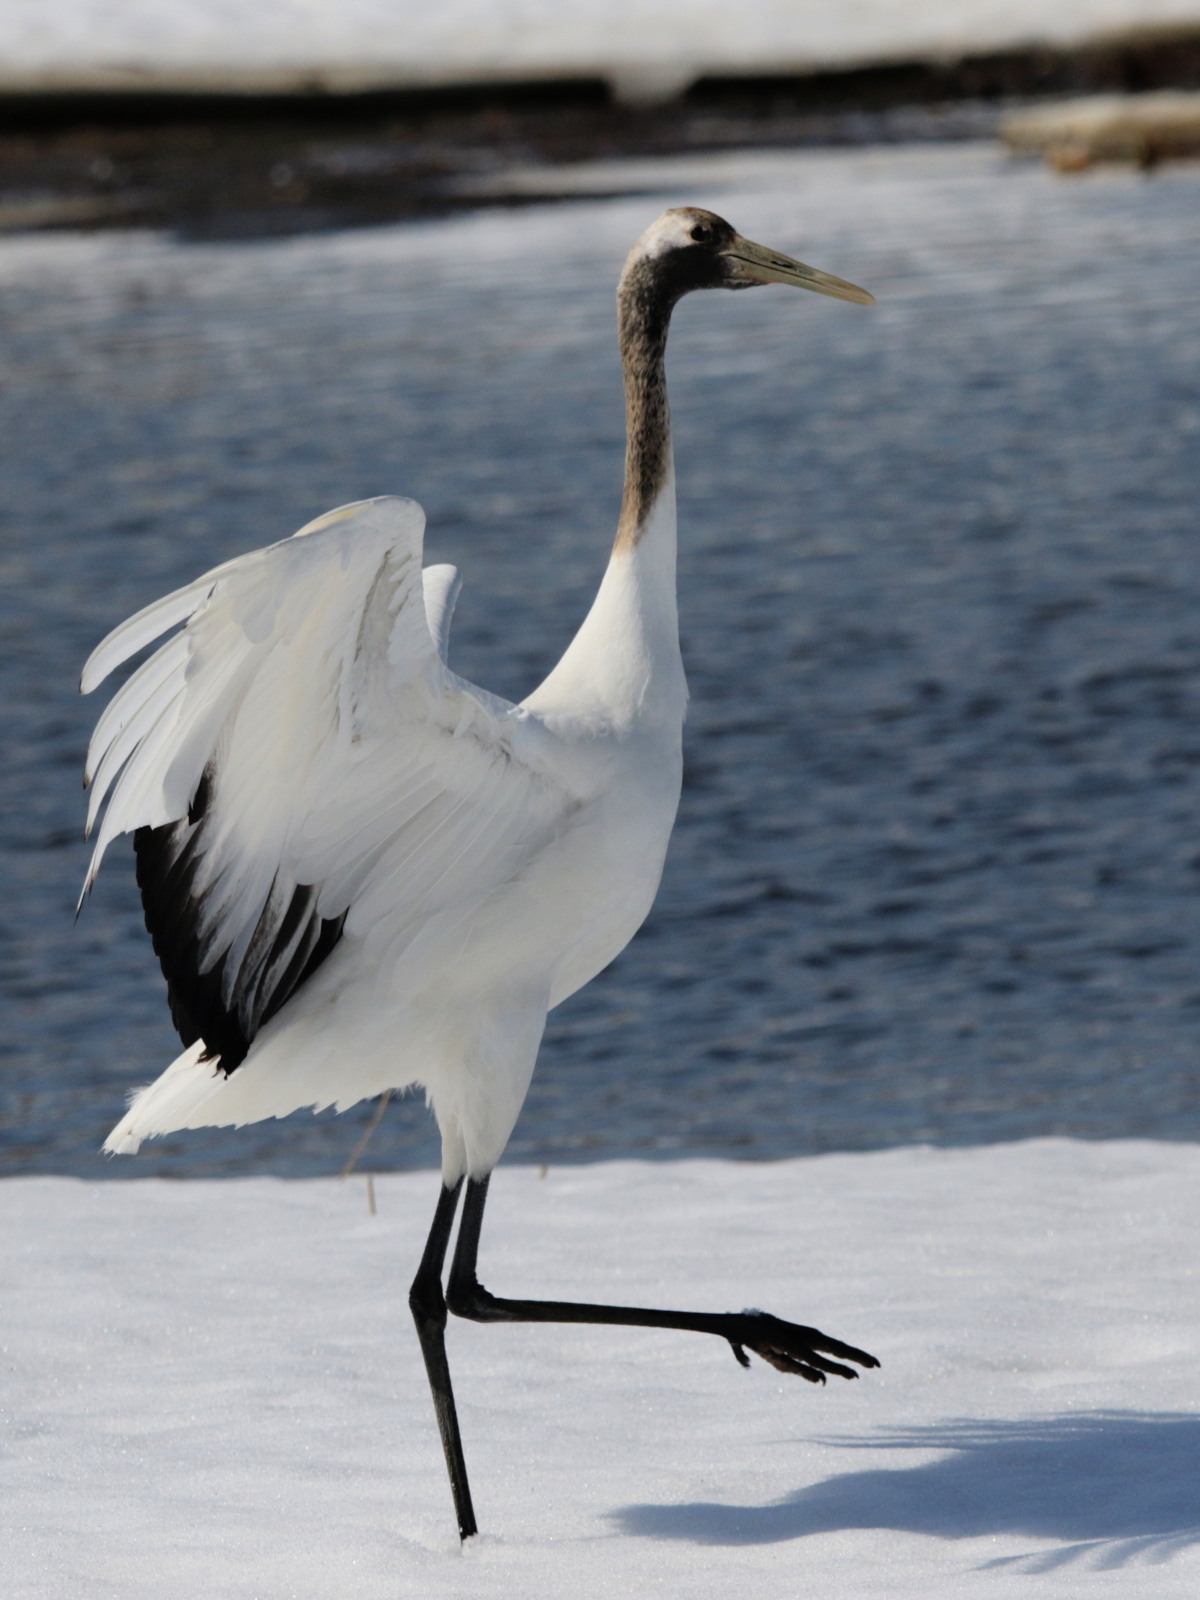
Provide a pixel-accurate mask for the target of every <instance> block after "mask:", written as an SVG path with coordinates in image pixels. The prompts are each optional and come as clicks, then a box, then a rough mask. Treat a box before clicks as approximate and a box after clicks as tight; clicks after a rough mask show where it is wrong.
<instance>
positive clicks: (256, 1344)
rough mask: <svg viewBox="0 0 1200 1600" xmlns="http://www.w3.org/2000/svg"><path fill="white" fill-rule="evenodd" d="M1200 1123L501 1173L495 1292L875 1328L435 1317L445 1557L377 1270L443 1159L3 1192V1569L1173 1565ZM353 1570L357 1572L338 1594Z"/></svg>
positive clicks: (1179, 1586) (1183, 1494) (397, 1312)
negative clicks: (847, 1351) (450, 1443)
mask: <svg viewBox="0 0 1200 1600" xmlns="http://www.w3.org/2000/svg"><path fill="white" fill-rule="evenodd" d="M1198 1184H1200V1146H1196V1145H1164V1144H1158V1143H1154V1142H1151V1141H1145V1140H1137V1141H1134V1140H1128V1141H1126V1140H1121V1141H1113V1142H1106V1143H1097V1144H1089V1143H1083V1142H1077V1141H1071V1140H1065V1139H1045V1140H1034V1141H1031V1142H1028V1143H1021V1144H1012V1145H999V1146H991V1147H982V1148H978V1149H974V1150H957V1151H946V1150H932V1149H929V1148H925V1147H910V1148H905V1149H898V1150H892V1151H886V1152H879V1153H874V1154H869V1155H826V1156H818V1157H812V1158H808V1159H802V1160H793V1161H785V1162H777V1163H764V1164H753V1165H751V1164H739V1163H735V1162H722V1161H683V1162H679V1163H662V1164H651V1163H639V1162H628V1161H624V1162H612V1163H603V1164H598V1165H596V1166H592V1167H577V1168H552V1169H551V1170H550V1171H549V1172H548V1173H547V1174H546V1175H545V1176H544V1177H543V1176H541V1175H540V1173H539V1169H538V1168H536V1167H513V1168H501V1170H500V1171H499V1173H498V1174H497V1178H496V1181H495V1184H494V1186H493V1187H494V1201H493V1209H492V1211H491V1212H490V1214H489V1223H488V1228H487V1230H486V1233H485V1238H484V1250H483V1271H484V1278H485V1281H486V1282H488V1283H489V1284H490V1285H491V1286H492V1287H493V1288H495V1289H496V1290H497V1291H498V1292H504V1291H506V1290H507V1291H509V1292H528V1293H534V1294H538V1293H541V1294H552V1295H561V1296H564V1297H574V1298H584V1297H587V1298H595V1299H610V1300H626V1301H633V1302H645V1301H649V1302H650V1303H658V1304H667V1305H670V1304H680V1305H691V1306H696V1307H713V1308H720V1307H723V1306H726V1305H734V1306H736V1305H741V1304H744V1303H749V1304H755V1303H762V1304H765V1305H767V1306H768V1307H769V1308H771V1309H774V1310H775V1311H777V1312H778V1313H780V1314H782V1315H788V1316H792V1317H796V1318H798V1319H800V1320H809V1321H814V1322H816V1323H817V1324H818V1325H819V1326H823V1327H824V1328H825V1329H826V1330H827V1331H829V1332H832V1333H835V1334H838V1335H840V1336H842V1337H845V1338H848V1339H852V1340H855V1341H859V1342H861V1343H864V1344H865V1345H866V1346H867V1348H869V1349H871V1350H873V1351H874V1352H875V1353H876V1354H877V1355H879V1357H880V1358H881V1360H882V1362H883V1367H882V1369H881V1371H879V1372H877V1373H869V1374H866V1375H864V1377H863V1378H862V1379H861V1380H860V1381H859V1382H857V1383H854V1384H843V1383H833V1382H831V1383H830V1384H829V1386H828V1387H827V1388H826V1389H823V1390H812V1389H810V1388H808V1386H807V1385H803V1384H800V1383H797V1382H794V1381H789V1380H787V1379H784V1378H782V1377H780V1376H779V1375H777V1374H775V1373H772V1372H770V1371H769V1370H768V1369H766V1368H765V1367H762V1366H756V1368H755V1370H754V1371H752V1372H749V1373H744V1372H741V1371H740V1370H739V1369H738V1368H737V1367H736V1366H735V1365H734V1362H733V1360H732V1358H731V1357H730V1355H729V1352H728V1350H726V1349H725V1348H724V1346H719V1345H718V1344H717V1342H716V1341H705V1340H703V1339H700V1338H689V1337H687V1336H684V1335H675V1334H664V1333H660V1332H653V1331H635V1330H628V1329H602V1328H585V1329H579V1328H567V1329H564V1328H557V1327H544V1328H528V1327H525V1328H517V1329H514V1328H500V1327H476V1326H473V1325H467V1324H461V1323H455V1324H454V1326H453V1328H452V1330H451V1339H452V1361H453V1363H454V1370H455V1378H456V1385H457V1387H458V1390H459V1403H460V1410H461V1413H462V1416H463V1425H464V1431H465V1436H466V1444H467V1452H468V1459H469V1461H470V1463H471V1468H472V1475H473V1479H474V1481H475V1485H476V1499H477V1505H478V1509H479V1512H480V1518H481V1525H482V1527H483V1530H484V1532H483V1534H482V1536H481V1537H480V1538H479V1539H478V1540H477V1541H475V1542H473V1543H472V1545H471V1546H470V1547H468V1549H467V1550H466V1552H465V1553H460V1551H459V1549H458V1546H457V1540H456V1539H455V1537H454V1532H453V1526H452V1522H451V1516H450V1505H449V1495H448V1491H447V1488H446V1484H445V1482H444V1474H443V1469H442V1466H441V1462H440V1460H439V1456H438V1446H437V1440H436V1435H435V1433H434V1429H433V1423H432V1417H431V1415H430V1408H429V1399H428V1394H427V1391H426V1389H425V1380H424V1375H423V1373H422V1371H421V1363H420V1356H419V1353H418V1349H417V1345H416V1341H415V1337H414V1335H413V1333H412V1329H411V1324H410V1321H409V1317H408V1311H407V1306H406V1303H405V1297H406V1290H407V1284H408V1280H409V1278H410V1277H411V1274H412V1272H413V1270H414V1267H415V1263H416V1260H417V1256H418V1253H419V1250H420V1245H421V1241H422V1238H423V1235H424V1232H425V1229H426V1226H427V1224H428V1219H429V1215H430V1214H431V1211H432V1206H433V1202H434V1199H435V1194H436V1185H437V1179H436V1175H435V1174H433V1173H413V1174H404V1175H399V1174H396V1175H391V1174H389V1175H387V1176H385V1177H377V1178H376V1179H375V1189H376V1194H377V1198H378V1214H377V1215H376V1216H371V1215H370V1214H369V1212H368V1209H367V1205H366V1200H365V1195H364V1189H363V1182H362V1179H361V1178H357V1177H356V1178H355V1179H353V1180H351V1181H350V1182H348V1183H346V1184H339V1183H337V1182H336V1181H334V1180H301V1181H295V1182H282V1181H279V1180H273V1179H261V1178H255V1179H238V1180H227V1181H219V1180H218V1181H191V1182H171V1181H168V1180H161V1179H149V1180H146V1181H145V1182H139V1183H110V1184H88V1183H84V1182H80V1181H77V1180H73V1179H60V1178H14V1179H9V1180H8V1181H7V1182H5V1183H4V1184H0V1208H2V1210H3V1213H4V1217H5V1226H4V1228H3V1229H2V1230H0V1261H2V1263H3V1265H2V1271H3V1276H4V1281H5V1284H6V1286H7V1289H8V1293H7V1295H6V1305H7V1307H8V1316H7V1318H6V1331H5V1335H4V1341H3V1343H4V1356H5V1366H6V1369H7V1382H6V1384H5V1414H6V1420H7V1423H8V1429H7V1431H8V1436H9V1441H10V1442H9V1449H8V1452H7V1455H6V1457H5V1460H4V1464H3V1467H2V1468H0V1471H2V1473H3V1481H4V1502H5V1506H6V1510H7V1516H6V1518H5V1523H6V1531H5V1533H4V1536H3V1538H4V1569H5V1571H6V1574H7V1576H8V1592H9V1593H11V1594H14V1595H20V1596H21V1597H22V1600H61V1597H62V1596H63V1595H67V1594H69V1595H71V1597H72V1600H92V1597H97V1600H99V1597H112V1596H118V1595H119V1596H120V1597H121V1600H140V1597H145V1600H151V1597H153V1600H160V1597H161V1596H162V1595H163V1594H164V1593H168V1592H169V1593H172V1594H177V1595H181V1596H196V1597H197V1600H199V1597H200V1596H203V1597H204V1600H223V1597H230V1600H233V1597H237V1600H250V1597H262V1600H267V1597H268V1596H270V1597H279V1596H285V1595H286V1596H296V1597H310V1596H311V1597H313V1600H317V1597H322V1600H327V1597H329V1596H333V1595H336V1594H344V1593H347V1592H350V1591H352V1592H353V1593H354V1595H355V1596H356V1597H361V1600H374V1597H377V1596H378V1597H380V1600H382V1597H384V1596H388V1597H395V1596H397V1595H404V1596H413V1597H414V1600H416V1597H420V1600H438V1597H442V1596H447V1597H449V1596H463V1595H465V1594H469V1595H471V1596H472V1597H473V1600H475V1597H479V1600H485V1597H492V1596H495V1597H497V1600H498V1597H500V1596H502V1595H505V1596H511V1595H513V1594H521V1595H522V1596H523V1597H528V1600H540V1597H543V1596H545V1597H547V1600H549V1597H551V1596H554V1597H557V1596H560V1595H561V1594H563V1593H564V1592H567V1593H571V1594H573V1595H577V1596H580V1597H593V1596H594V1597H596V1600H599V1597H600V1596H605V1597H608V1596H612V1595H614V1594H637V1593H647V1592H651V1591H653V1592H655V1593H664V1594H671V1595H681V1596H682V1595H685V1594H686V1595H687V1596H689V1600H690V1597H705V1596H713V1597H716V1596H720V1597H722V1600H727V1597H729V1596H734V1597H740V1596H750V1595H768V1594H770V1595H779V1596H784V1595H792V1594H818V1593H819V1594H820V1595H821V1596H822V1600H841V1597H847V1600H849V1597H851V1596H855V1597H860V1596H863V1595H875V1594H879V1595H882V1594H887V1595H889V1596H897V1595H907V1594H912V1595H917V1594H920V1595H922V1596H923V1597H929V1596H943V1595H944V1596H954V1597H959V1596H967V1597H973V1596H976V1595H987V1596H989V1597H991V1596H995V1597H998V1600H1009V1597H1013V1600H1016V1597H1018V1596H1019V1597H1022V1600H1024V1597H1025V1596H1027V1595H1028V1594H1029V1593H1030V1592H1031V1591H1030V1587H1029V1585H1030V1581H1031V1575H1033V1574H1036V1575H1037V1578H1036V1581H1037V1593H1038V1595H1039V1596H1045V1597H1051V1600H1053V1597H1056V1596H1060V1595H1062V1596H1066V1595H1068V1594H1069V1595H1071V1596H1079V1595H1092V1594H1098V1595H1099V1594H1105V1595H1107V1594H1109V1593H1115V1592H1117V1588H1118V1586H1119V1591H1120V1593H1121V1594H1122V1595H1136V1594H1146V1595H1151V1594H1152V1595H1153V1596H1154V1597H1155V1600H1172V1597H1175V1596H1179V1597H1183V1596H1184V1595H1185V1594H1186V1595H1190V1594H1194V1593H1195V1586H1196V1580H1197V1570H1196V1569H1197V1567H1198V1566H1200V1511H1197V1509H1196V1503H1195V1485H1194V1477H1195V1461H1196V1458H1197V1450H1198V1448H1200V1413H1198V1412H1197V1410H1196V1405H1195V1383H1194V1376H1193V1366H1194V1348H1195V1328H1196V1326H1197V1322H1198V1321H1200V1275H1198V1274H1197V1272H1196V1270H1195V1268H1194V1265H1193V1263H1192V1257H1191V1252H1190V1250H1189V1244H1190V1240H1191V1238H1192V1235H1193V1233H1194V1218H1195V1213H1196V1195H1197V1187H1198ZM348 1586H349V1587H348Z"/></svg>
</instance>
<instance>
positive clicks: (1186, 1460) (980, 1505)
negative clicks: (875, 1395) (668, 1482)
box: [614, 1411, 1200, 1571]
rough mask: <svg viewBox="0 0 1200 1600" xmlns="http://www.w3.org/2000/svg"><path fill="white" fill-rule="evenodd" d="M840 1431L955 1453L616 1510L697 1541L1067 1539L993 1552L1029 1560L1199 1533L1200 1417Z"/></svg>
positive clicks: (662, 1534) (1137, 1415)
mask: <svg viewBox="0 0 1200 1600" xmlns="http://www.w3.org/2000/svg"><path fill="white" fill-rule="evenodd" d="M828 1442H829V1443H831V1444H835V1445H837V1446H838V1447H840V1448H848V1449H876V1450H877V1449H880V1448H883V1449H893V1450H924V1451H927V1450H934V1449H937V1450H944V1451H946V1452H947V1453H946V1454H945V1455H943V1456H942V1457H941V1458H940V1459H938V1460H937V1461H932V1462H925V1463H923V1464H922V1465H920V1466H917V1467H874V1468H871V1469H870V1470H868V1471H865V1472H848V1473H843V1474H841V1475H840V1476H838V1477H836V1478H827V1479H826V1480H825V1481H824V1482H823V1483H816V1484H812V1485H811V1486H809V1487H808V1488H805V1489H799V1490H797V1491H796V1492H795V1493H793V1494H790V1495H788V1496H787V1498H786V1499H784V1500H779V1501H775V1502H774V1503H772V1504H771V1505H762V1506H734V1505H718V1504H714V1503H706V1502H703V1501H695V1502H692V1503H690V1504H684V1505H670V1506H668V1505H635V1506H627V1507H625V1508H624V1509H623V1510H622V1511H619V1512H616V1513H614V1518H615V1520H616V1521H617V1522H618V1524H619V1525H620V1526H621V1528H622V1529H623V1530H624V1531H625V1532H626V1533H631V1534H635V1535H641V1536H643V1537H647V1538H658V1539H688V1540H691V1541H692V1542H694V1543H696V1544H720V1545H739V1544H745V1545H749V1544H774V1543H776V1542H779V1541H783V1540H786V1539H801V1538H804V1537H806V1536H807V1535H809V1534H814V1533H837V1532H841V1531H843V1530H845V1529H850V1528H887V1529H893V1530H895V1531H896V1532H901V1533H924V1534H929V1535H931V1536H932V1537H934V1538H939V1539H971V1538H981V1537H987V1536H992V1535H999V1534H1008V1535H1016V1536H1023V1537H1027V1538H1031V1539H1041V1540H1053V1541H1055V1543H1056V1545H1057V1546H1058V1548H1055V1549H1052V1550H1041V1551H1038V1552H1036V1553H1032V1554H1029V1555H1024V1556H1011V1557H1004V1558H1001V1559H1000V1560H997V1561H990V1562H987V1563H986V1565H987V1566H989V1567H999V1566H1016V1565H1019V1566H1020V1567H1021V1568H1022V1569H1024V1570H1026V1571H1048V1570H1050V1569H1051V1568H1054V1567H1058V1566H1063V1565H1065V1564H1066V1563H1068V1562H1071V1561H1074V1560H1078V1559H1084V1560H1086V1561H1087V1563H1088V1565H1090V1566H1093V1567H1097V1568H1102V1569H1103V1568H1113V1567H1119V1566H1122V1565H1124V1564H1125V1563H1126V1562H1127V1561H1130V1560H1134V1559H1137V1558H1142V1559H1147V1558H1148V1559H1152V1560H1157V1561H1165V1560H1167V1559H1168V1558H1169V1557H1170V1556H1171V1555H1173V1554H1174V1553H1175V1552H1176V1551H1177V1550H1181V1549H1184V1548H1186V1547H1187V1546H1189V1545H1193V1544H1200V1416H1189V1415H1186V1414H1182V1413H1169V1414H1161V1415H1160V1414H1155V1413H1144V1412H1126V1411H1104V1412H1092V1413H1090V1414H1083V1415H1069V1416H1061V1417H1051V1418H1047V1419H1045V1420H1042V1421H1026V1422H1006V1421H995V1422H979V1421H961V1422H947V1423H942V1424H936V1425H933V1426H931V1427H928V1428H915V1429H912V1430H910V1431H906V1432H897V1433H894V1434H891V1435H884V1436H882V1437H877V1438H871V1439H848V1440H847V1439H842V1440H831V1441H828Z"/></svg>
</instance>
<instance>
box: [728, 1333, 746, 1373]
mask: <svg viewBox="0 0 1200 1600" xmlns="http://www.w3.org/2000/svg"><path fill="white" fill-rule="evenodd" d="M729 1348H730V1349H731V1350H732V1351H733V1354H734V1359H735V1360H736V1361H737V1363H738V1365H739V1366H740V1367H748V1366H749V1365H750V1357H749V1356H748V1355H747V1354H746V1352H745V1351H744V1350H743V1349H742V1347H741V1345H740V1344H738V1343H737V1342H736V1341H735V1340H733V1339H730V1341H729Z"/></svg>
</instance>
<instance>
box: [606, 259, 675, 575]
mask: <svg viewBox="0 0 1200 1600" xmlns="http://www.w3.org/2000/svg"><path fill="white" fill-rule="evenodd" d="M654 265H655V264H654V262H652V261H648V260H646V259H644V258H643V259H641V260H638V261H634V262H631V263H630V265H629V266H628V267H627V268H626V269H625V272H624V273H623V274H622V277H621V283H620V287H619V288H618V290H617V327H618V333H619V338H620V345H621V368H622V371H623V372H624V375H625V492H624V495H623V496H622V499H621V516H620V520H619V522H618V523H617V538H616V543H615V545H614V552H615V551H623V550H632V549H633V548H634V547H635V546H636V545H638V544H640V543H641V541H642V540H643V539H644V538H646V537H647V535H648V534H650V533H651V532H652V531H653V530H654V528H655V527H656V526H657V523H658V522H660V521H661V520H662V518H661V517H659V518H656V517H655V508H656V507H657V506H658V503H659V501H660V500H663V499H664V498H667V499H669V500H670V501H671V503H672V504H671V512H672V518H673V515H674V494H675V486H674V465H673V461H672V455H671V411H670V407H669V405H668V403H667V365H666V356H667V330H668V328H669V326H670V322H671V312H672V310H673V309H674V304H675V300H674V297H673V296H672V295H670V294H669V293H668V291H667V289H666V286H665V285H664V284H663V283H661V282H660V281H659V278H658V275H657V274H656V273H655V271H654V270H653V269H654ZM663 509H664V510H665V509H666V508H665V507H664V508H663Z"/></svg>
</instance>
